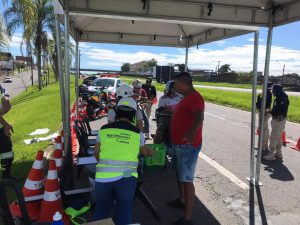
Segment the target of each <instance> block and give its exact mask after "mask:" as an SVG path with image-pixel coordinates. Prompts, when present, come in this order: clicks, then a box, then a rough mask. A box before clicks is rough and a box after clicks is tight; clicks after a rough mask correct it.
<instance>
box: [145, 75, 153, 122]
mask: <svg viewBox="0 0 300 225" xmlns="http://www.w3.org/2000/svg"><path fill="white" fill-rule="evenodd" d="M142 89H144V90H145V91H146V93H147V97H148V102H146V103H145V107H146V114H147V116H148V119H150V115H151V109H152V104H153V99H155V98H156V88H155V86H153V85H152V78H151V77H148V78H147V79H146V84H143V86H142Z"/></svg>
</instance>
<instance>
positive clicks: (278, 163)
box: [261, 153, 295, 181]
mask: <svg viewBox="0 0 300 225" xmlns="http://www.w3.org/2000/svg"><path fill="white" fill-rule="evenodd" d="M266 154H267V153H263V156H264V155H266ZM261 163H262V164H263V165H265V166H266V167H265V168H264V170H266V171H268V172H270V177H271V178H272V179H276V180H281V181H293V180H294V179H295V178H294V176H293V174H292V173H291V171H290V170H289V169H288V168H287V167H286V166H285V165H284V161H283V160H282V159H276V160H273V161H267V160H264V159H262V160H261Z"/></svg>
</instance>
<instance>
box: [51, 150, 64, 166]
mask: <svg viewBox="0 0 300 225" xmlns="http://www.w3.org/2000/svg"><path fill="white" fill-rule="evenodd" d="M53 159H54V160H55V165H56V168H57V172H60V169H61V166H62V163H63V153H62V150H61V149H56V150H54V152H53Z"/></svg>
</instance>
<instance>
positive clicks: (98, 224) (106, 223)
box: [85, 218, 115, 225]
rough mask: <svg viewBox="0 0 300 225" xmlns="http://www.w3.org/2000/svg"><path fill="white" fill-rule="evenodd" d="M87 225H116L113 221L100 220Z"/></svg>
mask: <svg viewBox="0 0 300 225" xmlns="http://www.w3.org/2000/svg"><path fill="white" fill-rule="evenodd" d="M85 225H115V223H114V222H113V221H112V219H110V218H109V219H105V220H98V221H94V222H91V223H86V224H85Z"/></svg>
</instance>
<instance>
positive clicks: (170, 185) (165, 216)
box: [133, 169, 221, 225]
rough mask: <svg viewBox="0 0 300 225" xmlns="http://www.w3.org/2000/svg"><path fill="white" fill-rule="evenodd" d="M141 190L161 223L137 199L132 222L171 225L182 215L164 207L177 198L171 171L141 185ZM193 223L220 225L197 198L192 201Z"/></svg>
mask: <svg viewBox="0 0 300 225" xmlns="http://www.w3.org/2000/svg"><path fill="white" fill-rule="evenodd" d="M143 189H144V191H145V192H146V193H147V195H148V196H149V198H150V199H151V200H152V202H153V204H154V205H155V207H156V208H157V211H158V213H159V215H160V217H161V219H162V222H159V221H157V220H156V219H155V217H154V216H153V215H152V214H151V212H150V211H149V210H148V209H147V208H146V207H145V205H144V204H143V203H142V202H141V201H140V200H139V199H137V198H136V199H135V202H134V209H133V222H135V223H140V224H142V225H156V224H157V225H159V224H161V225H168V224H173V222H174V221H176V220H177V219H178V218H180V217H181V216H182V215H183V213H184V211H183V210H178V209H173V208H170V207H168V206H166V202H168V201H170V200H173V199H175V198H178V192H177V183H176V177H175V174H174V172H173V171H172V170H171V169H167V170H166V171H165V172H164V173H163V174H162V175H161V176H159V177H157V178H154V179H153V180H149V181H147V182H145V183H143ZM193 222H194V225H202V224H203V225H204V224H205V225H208V224H211V225H217V224H221V223H220V222H219V221H218V220H217V219H216V218H215V217H214V216H213V215H212V214H211V212H210V211H209V210H208V209H207V208H206V207H205V206H204V205H203V204H202V202H201V199H198V198H195V201H194V211H193Z"/></svg>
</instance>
